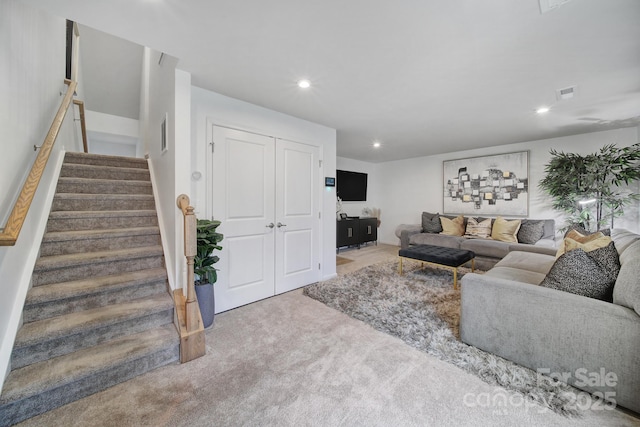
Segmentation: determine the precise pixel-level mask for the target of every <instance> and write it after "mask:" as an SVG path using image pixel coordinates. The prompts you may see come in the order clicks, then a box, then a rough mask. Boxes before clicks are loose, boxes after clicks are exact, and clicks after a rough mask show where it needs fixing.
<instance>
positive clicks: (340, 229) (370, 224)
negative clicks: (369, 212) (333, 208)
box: [336, 217, 378, 252]
mask: <svg viewBox="0 0 640 427" xmlns="http://www.w3.org/2000/svg"><path fill="white" fill-rule="evenodd" d="M368 242H376V244H377V243H378V219H377V218H358V217H347V218H345V219H342V220H340V221H337V223H336V249H337V251H338V252H339V251H340V248H342V247H345V246H357V247H358V249H360V245H362V244H365V243H368Z"/></svg>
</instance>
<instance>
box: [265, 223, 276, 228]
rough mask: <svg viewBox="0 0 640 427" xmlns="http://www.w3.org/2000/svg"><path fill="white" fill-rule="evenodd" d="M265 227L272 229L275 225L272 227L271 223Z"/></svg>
mask: <svg viewBox="0 0 640 427" xmlns="http://www.w3.org/2000/svg"><path fill="white" fill-rule="evenodd" d="M265 227H267V228H273V227H275V225H273V223H269V225H266V226H265Z"/></svg>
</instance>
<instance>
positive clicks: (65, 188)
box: [56, 177, 153, 194]
mask: <svg viewBox="0 0 640 427" xmlns="http://www.w3.org/2000/svg"><path fill="white" fill-rule="evenodd" d="M56 192H57V193H87V194H153V193H152V188H151V181H135V180H128V181H123V180H117V179H93V178H71V177H67V178H60V179H59V180H58V186H57V187H56Z"/></svg>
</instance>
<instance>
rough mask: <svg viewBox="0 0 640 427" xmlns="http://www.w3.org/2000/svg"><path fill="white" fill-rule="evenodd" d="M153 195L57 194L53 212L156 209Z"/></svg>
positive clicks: (52, 208)
mask: <svg viewBox="0 0 640 427" xmlns="http://www.w3.org/2000/svg"><path fill="white" fill-rule="evenodd" d="M155 207H156V205H155V202H154V199H153V195H152V194H100V195H96V194H78V193H57V194H56V195H55V196H54V197H53V204H52V206H51V210H52V211H54V212H55V211H120V210H123V211H126V210H132V209H144V210H147V209H155Z"/></svg>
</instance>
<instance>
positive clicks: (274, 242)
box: [208, 125, 320, 312]
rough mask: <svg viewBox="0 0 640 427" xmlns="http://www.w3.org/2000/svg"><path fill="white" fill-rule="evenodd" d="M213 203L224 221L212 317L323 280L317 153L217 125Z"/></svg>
mask: <svg viewBox="0 0 640 427" xmlns="http://www.w3.org/2000/svg"><path fill="white" fill-rule="evenodd" d="M208 128H209V131H210V132H211V136H212V138H211V139H209V140H210V141H211V140H212V141H213V142H214V150H213V153H212V156H213V160H212V163H211V165H212V181H211V184H212V186H211V191H210V197H211V201H212V202H211V203H212V213H213V216H214V218H215V219H217V220H220V221H222V225H221V226H220V228H219V230H220V232H221V233H223V234H224V240H223V241H222V242H221V245H222V246H223V250H222V252H221V253H220V261H219V262H218V264H216V267H217V268H218V269H219V272H218V281H217V282H216V284H215V286H214V288H215V297H216V312H221V311H226V310H229V309H232V308H235V307H239V306H241V305H244V304H248V303H251V302H254V301H258V300H260V299H264V298H268V297H270V296H273V295H277V294H280V293H283V292H287V291H290V290H293V289H296V288H299V287H301V286H304V285H307V284H309V283H313V282H316V281H318V280H319V278H320V264H319V260H320V209H319V188H320V185H319V184H320V182H319V178H320V161H319V148H318V147H315V146H311V145H306V144H301V143H298V142H293V141H286V140H283V139H279V138H274V137H270V136H265V135H259V134H255V133H251V132H245V131H240V130H235V129H230V128H225V127H220V126H215V125H210V126H208Z"/></svg>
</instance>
